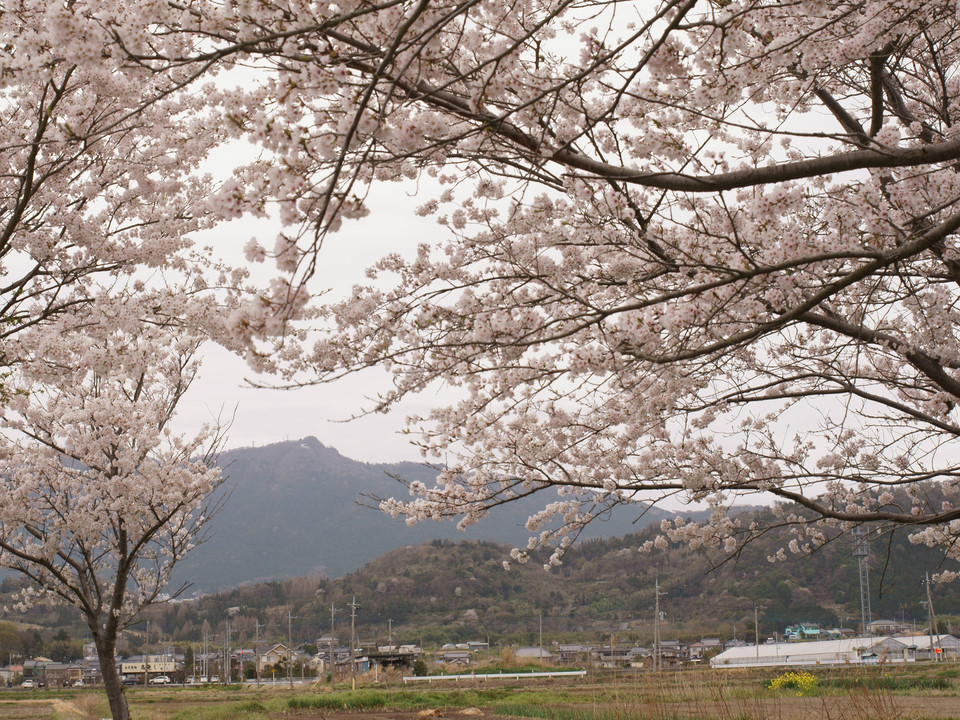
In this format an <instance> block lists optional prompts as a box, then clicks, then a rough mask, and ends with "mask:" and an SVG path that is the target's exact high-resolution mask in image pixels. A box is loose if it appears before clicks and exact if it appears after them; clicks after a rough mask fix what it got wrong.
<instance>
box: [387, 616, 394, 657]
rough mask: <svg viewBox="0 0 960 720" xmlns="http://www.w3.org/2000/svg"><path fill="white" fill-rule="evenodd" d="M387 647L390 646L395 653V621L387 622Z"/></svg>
mask: <svg viewBox="0 0 960 720" xmlns="http://www.w3.org/2000/svg"><path fill="white" fill-rule="evenodd" d="M387 645H389V646H390V648H391V652H393V650H392V648H393V620H387Z"/></svg>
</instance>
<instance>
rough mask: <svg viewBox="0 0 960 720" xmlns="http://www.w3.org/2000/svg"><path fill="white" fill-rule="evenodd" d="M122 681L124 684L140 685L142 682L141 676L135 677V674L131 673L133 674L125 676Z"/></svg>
mask: <svg viewBox="0 0 960 720" xmlns="http://www.w3.org/2000/svg"><path fill="white" fill-rule="evenodd" d="M120 682H122V683H123V684H124V685H139V684H140V678H138V677H134V676H133V675H131V676H129V677H125V678H124V679H123V680H121V681H120Z"/></svg>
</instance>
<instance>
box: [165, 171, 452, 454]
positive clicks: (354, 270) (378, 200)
mask: <svg viewBox="0 0 960 720" xmlns="http://www.w3.org/2000/svg"><path fill="white" fill-rule="evenodd" d="M372 197H373V199H372V201H371V202H372V205H371V206H372V208H373V212H372V213H371V215H370V216H369V217H367V218H364V219H362V220H359V221H346V222H344V224H343V227H342V229H341V230H340V232H338V233H334V234H333V235H331V236H329V237H328V238H327V239H326V240H325V241H324V247H323V249H322V251H321V255H320V263H319V268H318V272H317V277H316V278H315V280H314V283H313V288H314V289H315V290H319V289H321V288H323V289H329V290H330V296H331V297H335V296H338V295H342V294H344V293H346V292H348V291H349V290H350V288H351V287H352V286H353V285H355V284H356V283H362V282H364V281H365V279H366V278H365V277H364V270H365V269H366V268H367V267H369V266H370V265H372V264H373V263H374V262H376V261H377V260H378V259H379V258H381V257H383V256H384V255H385V254H387V253H390V252H404V251H411V250H412V249H414V248H415V247H416V245H417V244H418V243H420V242H423V241H425V240H427V239H432V240H438V239H440V238H442V237H443V228H441V227H440V226H439V225H437V224H436V222H435V221H434V220H427V219H424V218H420V217H417V216H416V215H415V213H414V212H413V209H414V208H415V207H416V206H417V205H419V204H421V203H422V202H423V199H420V200H413V199H411V198H410V197H409V196H408V195H407V194H406V193H405V192H404V190H403V189H402V188H401V187H400V186H399V185H393V184H386V185H381V186H380V187H379V188H378V190H377V192H376V193H373V194H372ZM277 231H278V226H277V225H274V224H271V223H269V222H266V221H258V220H242V221H235V222H232V223H229V224H227V225H225V226H223V227H222V228H220V229H219V230H217V231H215V232H212V233H211V234H208V235H204V236H200V237H198V238H197V242H198V243H212V244H214V245H215V247H217V249H218V250H220V249H221V248H222V249H223V252H224V253H227V254H228V256H229V257H230V260H231V262H234V263H245V262H246V261H245V260H244V258H243V247H244V245H246V243H247V241H249V240H250V238H251V237H254V236H256V237H257V239H258V240H259V241H260V242H261V244H263V245H264V246H265V247H267V248H272V247H273V243H274V238H275V236H276V233H277ZM272 269H273V267H272V265H268V263H264V270H267V271H270V270H272ZM249 376H250V372H249V370H248V368H247V366H246V364H245V363H244V362H243V361H242V360H240V359H239V358H237V357H235V356H233V355H232V354H230V353H228V352H226V351H224V350H222V349H220V348H219V347H215V346H213V345H212V344H208V347H207V349H206V351H205V359H204V364H203V368H202V371H201V376H200V378H199V380H198V381H196V382H195V383H194V385H193V386H192V387H191V388H190V392H189V393H188V394H187V396H186V397H185V398H184V400H183V401H182V403H181V405H180V414H179V418H178V427H179V429H180V430H181V431H182V432H190V431H192V430H194V429H195V428H197V427H198V426H199V425H200V424H201V423H203V422H210V421H214V420H215V419H216V417H217V416H218V414H219V415H221V416H222V417H223V418H225V419H227V418H230V417H231V416H233V417H234V420H233V425H232V426H231V428H230V431H229V433H228V442H227V445H226V447H227V448H236V447H247V446H250V445H266V444H269V443H274V442H279V441H282V440H287V439H290V440H294V439H299V438H302V437H306V436H308V435H313V436H315V437H316V438H317V439H319V440H320V442H322V443H323V444H324V445H327V446H330V447H334V448H336V449H337V450H339V451H340V452H341V453H342V454H343V455H346V456H347V457H350V458H353V459H355V460H361V461H365V462H397V461H400V460H412V461H419V460H421V457H420V454H419V450H417V448H415V447H414V446H412V445H411V444H410V436H408V435H403V434H401V431H402V430H403V428H404V419H405V418H406V417H407V416H408V415H409V414H411V413H412V412H417V413H425V412H426V411H427V409H428V408H429V407H430V406H431V402H430V401H431V400H434V401H435V400H436V397H423V398H418V399H415V400H410V401H407V402H406V403H405V404H404V405H403V406H402V407H401V408H399V409H398V410H397V411H394V412H392V413H390V414H387V415H376V416H367V417H364V418H360V419H358V420H354V421H351V422H344V421H345V420H346V419H348V418H349V417H351V416H352V415H355V414H356V413H357V412H358V411H359V410H361V409H362V408H364V407H369V406H370V403H369V402H367V401H366V400H365V398H367V397H369V396H371V395H372V394H373V391H374V390H375V389H376V387H377V386H378V385H379V386H384V384H385V383H386V382H387V375H386V373H379V372H367V373H362V374H360V375H356V376H353V377H351V378H347V379H345V380H342V381H338V382H337V383H334V384H331V385H325V386H321V387H313V388H302V389H297V390H286V391H284V390H261V389H254V388H250V387H244V384H245V383H244V379H245V378H246V377H249Z"/></svg>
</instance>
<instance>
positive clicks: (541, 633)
mask: <svg viewBox="0 0 960 720" xmlns="http://www.w3.org/2000/svg"><path fill="white" fill-rule="evenodd" d="M537 659H538V660H539V661H540V662H543V613H540V656H539V657H538V658H537Z"/></svg>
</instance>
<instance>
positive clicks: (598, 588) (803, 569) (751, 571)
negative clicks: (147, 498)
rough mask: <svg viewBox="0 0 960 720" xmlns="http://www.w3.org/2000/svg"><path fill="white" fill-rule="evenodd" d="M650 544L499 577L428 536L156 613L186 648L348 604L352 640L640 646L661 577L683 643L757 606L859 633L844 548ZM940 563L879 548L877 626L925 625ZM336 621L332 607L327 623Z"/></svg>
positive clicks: (491, 563) (949, 604)
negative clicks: (329, 573) (316, 571)
mask: <svg viewBox="0 0 960 720" xmlns="http://www.w3.org/2000/svg"><path fill="white" fill-rule="evenodd" d="M757 517H758V518H760V519H762V513H758V514H757ZM655 534H656V530H654V529H653V528H650V529H648V530H645V531H643V532H641V533H638V534H632V535H627V536H623V537H619V538H615V539H608V540H603V539H596V540H589V541H586V542H583V543H581V544H578V545H576V546H575V547H574V548H573V549H572V550H570V552H569V553H568V554H567V556H566V558H565V560H564V563H563V565H562V566H560V567H559V568H557V569H554V570H553V571H550V572H548V571H546V570H544V569H543V568H542V567H541V565H540V564H538V563H536V562H533V561H531V562H530V563H528V564H526V565H519V564H513V565H512V566H511V567H510V569H508V570H507V569H504V567H503V561H504V560H505V559H506V558H507V557H508V552H509V546H506V545H502V544H496V543H492V542H486V541H462V542H457V543H454V542H451V541H446V540H434V541H431V542H428V543H425V544H421V545H417V546H411V547H405V548H400V549H397V550H393V551H391V552H389V553H387V554H385V555H383V556H381V557H379V558H377V559H375V560H373V561H371V562H369V563H367V564H366V565H364V566H363V567H362V568H361V569H359V570H357V571H355V572H353V573H350V574H348V575H345V576H344V577H342V578H339V579H336V580H330V579H324V578H319V577H314V578H299V579H296V580H291V581H287V582H278V583H267V584H262V585H254V586H249V587H242V588H237V589H234V590H231V591H229V592H224V593H220V594H217V595H213V596H209V597H205V598H203V599H202V600H201V601H200V602H198V603H188V604H180V605H178V606H175V607H170V608H168V609H166V610H164V611H162V613H161V614H160V616H159V617H158V618H157V622H158V627H162V628H164V632H166V633H169V635H170V636H171V637H172V638H175V639H183V640H187V639H190V633H191V632H199V631H200V629H201V627H202V626H204V624H205V623H206V624H207V627H208V628H215V627H216V626H217V625H218V623H220V622H221V621H222V618H223V617H224V616H225V615H226V612H227V610H228V609H229V608H234V607H236V608H239V610H238V611H237V612H236V614H235V615H234V620H233V623H234V627H235V628H241V630H240V631H241V632H246V631H247V630H246V629H247V628H249V631H250V632H253V628H254V622H256V621H259V622H261V623H264V622H265V623H266V624H267V632H268V633H269V632H270V628H273V629H274V631H276V632H278V633H279V634H280V635H282V634H284V633H285V632H286V627H287V613H288V612H289V613H290V614H291V615H292V616H294V617H296V618H297V619H296V620H294V621H293V623H294V627H295V628H299V631H300V632H301V633H303V635H304V637H312V636H314V635H322V634H327V633H328V632H329V627H330V605H331V603H332V604H333V605H334V607H336V608H340V609H341V610H342V609H344V608H346V605H347V603H348V602H350V600H351V598H353V597H355V598H356V600H357V602H359V603H360V604H361V609H360V610H359V612H358V615H357V627H358V632H359V633H360V634H361V635H362V636H364V637H370V638H381V639H383V638H385V637H386V634H387V631H388V620H391V621H392V628H393V632H394V635H395V636H396V637H400V638H403V639H406V640H411V641H421V640H422V641H435V642H449V641H453V640H462V639H466V638H475V637H481V638H485V637H487V636H489V637H491V638H493V639H495V640H500V641H518V642H525V641H526V642H532V639H533V637H534V635H533V634H534V633H535V632H536V631H537V629H538V624H539V618H540V616H541V614H542V617H543V627H544V632H545V633H548V634H549V636H550V637H551V638H553V639H562V638H570V639H572V638H582V637H604V636H606V635H608V634H610V633H611V632H614V633H617V634H618V635H622V636H630V637H636V638H638V639H642V638H645V637H649V636H650V633H651V630H652V623H653V615H654V582H655V581H656V580H659V583H660V589H661V591H662V592H663V593H664V594H663V596H662V598H661V608H662V610H663V612H664V614H665V619H666V621H667V627H668V630H666V631H665V632H668V633H671V634H676V635H679V636H685V637H690V638H694V637H696V636H698V635H700V634H710V635H718V634H719V635H722V636H725V637H728V638H729V637H731V636H732V635H733V634H734V632H736V633H738V634H739V635H740V636H743V634H744V633H745V632H747V630H748V628H749V632H750V633H751V634H752V632H753V631H752V627H753V613H754V603H756V604H757V605H758V614H759V617H760V626H761V631H762V632H764V633H768V634H772V633H773V632H774V631H782V630H783V628H784V627H785V626H786V625H788V624H791V623H795V622H799V621H809V622H820V623H823V624H827V625H831V626H832V625H844V626H846V627H853V628H856V627H858V626H859V623H860V586H859V575H858V570H857V563H856V559H855V558H854V557H852V555H851V546H850V543H849V539H848V538H841V539H839V540H837V541H836V542H832V543H828V544H827V545H826V546H824V547H823V548H821V549H820V550H818V551H817V552H814V553H813V554H810V555H793V556H791V555H790V554H789V553H788V556H787V559H786V560H785V561H783V562H778V563H771V562H769V561H768V559H767V557H768V556H769V555H772V554H774V553H775V552H776V549H777V548H779V547H781V546H782V545H785V544H786V542H788V537H787V536H786V535H785V534H783V533H779V534H777V533H770V534H769V535H767V536H765V537H764V538H762V539H761V540H758V541H756V542H754V543H752V544H750V545H748V546H747V547H746V548H745V549H744V550H743V551H742V552H741V553H740V555H739V556H738V557H735V558H731V559H729V560H726V561H725V562H724V560H725V558H724V557H722V556H720V555H710V554H708V553H706V552H698V551H694V550H690V549H689V548H687V547H685V546H684V547H668V548H666V549H663V550H656V549H655V550H652V551H650V552H647V553H644V552H639V551H638V547H639V546H640V545H641V544H642V543H643V542H644V541H645V540H647V539H650V538H652V537H653V536H654V535H655ZM941 559H942V558H941V555H940V553H938V552H937V551H935V550H931V549H929V548H926V547H922V546H917V545H912V544H911V543H909V541H908V540H907V537H906V533H905V532H899V533H897V534H895V535H893V536H888V537H886V538H884V540H883V542H882V543H881V542H875V543H874V547H873V553H872V557H871V561H870V566H871V595H872V607H873V618H874V619H878V618H895V619H898V620H911V619H917V620H918V621H920V622H925V621H926V608H925V605H924V604H923V603H922V601H925V599H926V595H925V588H924V585H923V581H924V575H925V573H926V572H928V571H929V572H935V571H936V570H937V569H938V568H939V567H940V566H941ZM933 596H934V602H935V607H936V610H937V612H938V614H939V615H942V616H949V615H953V614H960V585H958V584H957V583H952V584H944V585H935V586H934V588H933ZM345 617H346V613H345V612H342V611H341V612H340V613H338V614H337V619H336V622H337V623H338V624H342V623H343V622H345V620H344V618H345ZM341 627H342V625H341ZM338 632H342V630H341V631H338Z"/></svg>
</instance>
